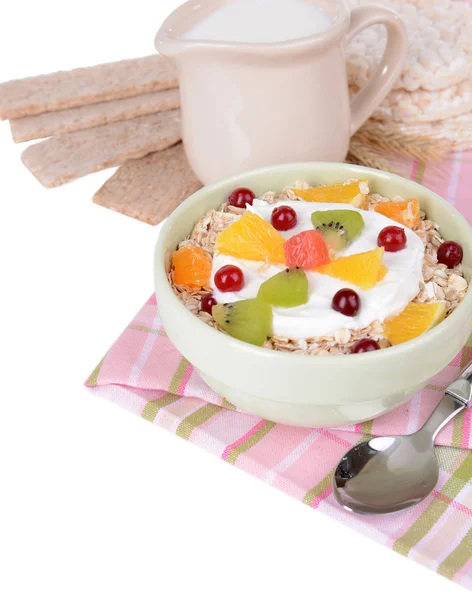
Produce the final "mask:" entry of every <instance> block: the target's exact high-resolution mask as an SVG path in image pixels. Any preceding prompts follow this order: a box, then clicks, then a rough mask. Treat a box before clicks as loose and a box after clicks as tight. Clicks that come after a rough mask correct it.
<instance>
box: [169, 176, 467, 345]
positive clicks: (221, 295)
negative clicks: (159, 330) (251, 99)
mask: <svg viewBox="0 0 472 600" xmlns="http://www.w3.org/2000/svg"><path fill="white" fill-rule="evenodd" d="M462 259H463V250H462V248H461V247H460V245H459V244H457V243H456V242H453V241H445V240H444V239H443V238H442V237H441V235H440V231H439V226H438V225H437V224H435V223H433V222H432V221H428V220H427V218H426V215H425V214H424V213H423V212H422V211H421V210H420V204H419V202H418V200H416V199H411V198H410V199H403V198H400V197H398V196H397V197H395V198H394V199H393V200H391V199H389V198H385V197H382V196H379V195H378V194H371V193H370V191H369V187H368V182H367V181H352V180H351V181H348V182H345V183H335V184H333V185H328V186H324V185H321V186H317V187H309V185H308V184H306V183H304V182H297V183H296V185H295V186H294V187H288V188H285V189H284V190H282V192H280V193H275V192H267V193H265V194H263V195H262V196H260V197H259V198H257V197H255V195H254V194H253V192H251V190H248V189H247V188H239V189H237V190H235V191H234V192H233V193H232V194H231V195H230V196H229V201H226V202H224V198H222V205H221V207H220V208H219V209H217V210H211V211H209V212H208V213H207V214H206V215H204V216H203V217H202V219H201V220H200V221H199V222H198V223H197V224H196V226H195V228H194V231H193V232H192V234H191V235H190V236H189V238H188V239H186V240H183V241H182V243H181V245H180V247H179V249H177V250H176V251H175V252H174V253H173V256H172V268H171V270H170V274H169V275H170V281H171V284H172V285H173V287H174V290H175V293H176V294H177V295H178V296H179V297H180V298H181V300H182V302H184V304H185V305H186V306H187V307H188V308H189V310H191V311H192V312H193V313H194V314H196V315H197V316H198V317H199V318H200V319H202V320H203V321H204V322H205V323H207V324H208V325H210V326H212V327H215V328H217V329H220V330H221V331H223V332H225V333H227V334H228V335H230V336H233V337H235V338H237V339H238V340H241V341H244V342H247V343H250V344H255V345H259V346H264V347H265V348H270V349H273V350H277V351H283V352H298V353H306V354H310V355H339V354H359V353H364V352H372V351H376V350H380V349H383V348H387V347H389V346H395V345H397V344H400V343H404V342H408V341H409V340H412V339H414V338H415V337H418V336H419V335H422V334H423V333H425V332H426V331H428V330H430V329H431V328H433V327H435V326H436V325H438V324H439V323H440V322H441V321H442V320H443V319H444V318H446V317H447V316H448V315H449V314H451V312H452V311H453V310H454V309H455V308H456V307H457V306H458V304H459V302H460V301H461V300H462V298H463V297H464V295H465V294H466V293H467V289H468V283H467V281H466V279H465V278H464V277H463V271H462Z"/></svg>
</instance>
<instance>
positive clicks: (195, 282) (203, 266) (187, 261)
mask: <svg viewBox="0 0 472 600" xmlns="http://www.w3.org/2000/svg"><path fill="white" fill-rule="evenodd" d="M172 274H173V279H174V283H175V285H183V286H186V287H194V288H202V287H206V286H207V285H208V281H209V279H210V275H211V260H210V259H209V257H208V256H207V254H205V252H204V251H203V250H202V249H201V248H198V247H196V248H192V247H191V246H184V247H183V248H180V249H179V250H177V251H176V252H174V253H173V254H172Z"/></svg>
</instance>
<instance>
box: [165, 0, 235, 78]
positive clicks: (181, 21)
mask: <svg viewBox="0 0 472 600" xmlns="http://www.w3.org/2000/svg"><path fill="white" fill-rule="evenodd" d="M227 1H228V0H206V2H200V1H199V0H197V1H196V0H190V1H189V2H185V3H184V4H182V5H181V6H179V7H178V8H177V9H176V10H174V12H173V13H172V14H171V15H169V17H168V18H167V19H166V20H165V21H164V23H163V24H162V26H161V28H160V29H159V31H158V32H157V34H156V38H155V42H154V43H155V47H156V50H157V51H158V52H159V53H160V54H162V55H163V56H166V57H167V58H169V59H170V60H172V62H174V63H175V65H176V66H177V67H178V66H179V63H180V62H181V60H179V59H181V58H183V57H184V56H185V55H188V54H189V53H191V52H192V53H193V51H194V50H197V48H202V47H206V46H211V45H212V44H211V42H206V41H201V40H198V41H197V40H191V39H185V37H183V36H184V34H185V33H186V32H187V31H189V29H191V28H192V27H193V26H194V25H195V24H196V23H198V22H199V21H201V20H202V19H204V18H205V17H206V16H208V15H210V14H211V13H212V12H214V11H215V10H216V9H217V8H219V7H220V6H222V5H224V4H226V3H227Z"/></svg>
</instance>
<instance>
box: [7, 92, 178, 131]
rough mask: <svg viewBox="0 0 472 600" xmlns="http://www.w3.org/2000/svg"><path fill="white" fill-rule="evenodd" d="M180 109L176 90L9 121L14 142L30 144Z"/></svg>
mask: <svg viewBox="0 0 472 600" xmlns="http://www.w3.org/2000/svg"><path fill="white" fill-rule="evenodd" d="M179 106H180V95H179V90H178V89H177V88H176V89H172V90H163V91H161V92H154V93H153V94H143V95H141V96H134V97H132V98H123V99H121V100H112V101H111V102H99V103H98V104H89V105H87V106H80V107H78V108H68V109H66V110H58V111H55V112H47V113H43V114H41V115H33V116H31V117H23V118H22V119H14V120H12V121H10V128H11V133H12V137H13V139H14V141H15V142H17V143H19V142H28V141H30V140H38V139H40V138H45V137H49V136H52V135H58V134H60V133H68V132H70V131H80V130H82V129H90V128H92V127H99V126H101V125H107V124H108V123H116V122H117V121H125V120H128V119H134V118H135V117H140V116H142V115H149V114H152V113H156V112H161V111H165V110H172V109H174V108H179Z"/></svg>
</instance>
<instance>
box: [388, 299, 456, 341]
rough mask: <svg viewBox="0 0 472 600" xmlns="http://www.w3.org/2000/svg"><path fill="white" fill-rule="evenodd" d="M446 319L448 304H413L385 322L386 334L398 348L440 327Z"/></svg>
mask: <svg viewBox="0 0 472 600" xmlns="http://www.w3.org/2000/svg"><path fill="white" fill-rule="evenodd" d="M445 317H446V303H445V302H435V303H434V304H416V303H414V302H411V303H410V304H408V306H407V307H406V308H405V310H404V311H403V312H401V313H400V314H399V315H397V316H396V317H393V319H390V320H388V321H385V323H384V333H385V337H386V338H387V339H388V341H389V342H390V343H391V344H392V345H393V346H396V345H397V344H402V343H403V342H408V341H409V340H412V339H413V338H416V337H418V336H419V335H421V334H422V333H425V331H428V330H429V329H432V328H433V327H434V326H435V325H438V323H440V322H441V321H443V320H444V319H445Z"/></svg>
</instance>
